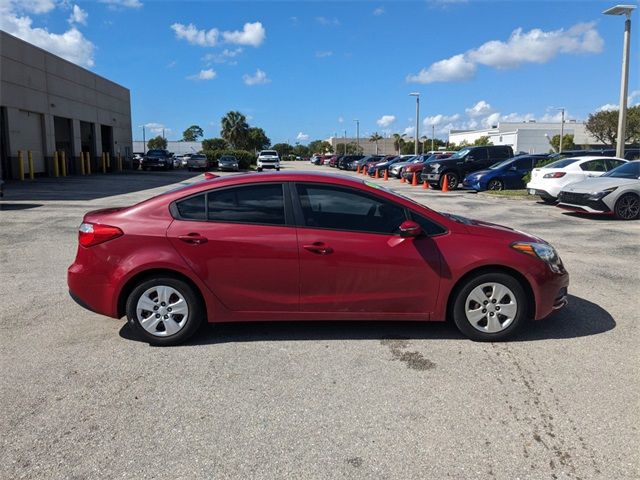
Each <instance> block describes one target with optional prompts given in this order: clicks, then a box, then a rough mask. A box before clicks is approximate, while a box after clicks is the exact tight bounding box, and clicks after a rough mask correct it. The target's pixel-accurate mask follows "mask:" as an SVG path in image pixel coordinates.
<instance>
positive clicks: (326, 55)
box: [316, 50, 333, 58]
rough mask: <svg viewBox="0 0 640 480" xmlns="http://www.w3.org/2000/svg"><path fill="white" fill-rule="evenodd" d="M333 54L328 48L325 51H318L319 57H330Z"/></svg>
mask: <svg viewBox="0 0 640 480" xmlns="http://www.w3.org/2000/svg"><path fill="white" fill-rule="evenodd" d="M331 55H333V52H332V51H331V50H327V51H324V52H316V57H317V58H326V57H330V56H331Z"/></svg>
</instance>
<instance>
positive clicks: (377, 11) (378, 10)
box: [373, 7, 385, 17]
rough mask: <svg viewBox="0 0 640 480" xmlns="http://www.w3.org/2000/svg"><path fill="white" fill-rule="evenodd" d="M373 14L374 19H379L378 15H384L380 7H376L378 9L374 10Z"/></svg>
mask: <svg viewBox="0 0 640 480" xmlns="http://www.w3.org/2000/svg"><path fill="white" fill-rule="evenodd" d="M373 14H374V15H375V16H376V17H379V16H380V15H384V14H385V11H384V8H382V7H378V8H376V9H375V10H374V11H373Z"/></svg>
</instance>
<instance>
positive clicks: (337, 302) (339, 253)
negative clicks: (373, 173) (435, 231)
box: [294, 183, 440, 315]
mask: <svg viewBox="0 0 640 480" xmlns="http://www.w3.org/2000/svg"><path fill="white" fill-rule="evenodd" d="M294 193H297V196H296V195H294V204H295V205H294V206H295V208H296V212H297V217H296V221H297V223H298V225H299V228H298V244H299V251H300V309H301V310H302V311H304V312H357V313H367V312H371V313H415V314H421V315H422V314H427V313H429V312H431V311H432V310H433V307H434V304H435V300H436V296H437V293H438V287H439V271H440V256H439V253H438V251H437V249H436V247H435V244H434V242H433V241H432V239H431V238H429V237H427V236H424V237H421V238H415V239H410V238H401V237H400V236H399V235H398V234H397V232H398V227H399V226H400V224H401V223H402V222H403V221H404V220H405V219H407V211H406V210H405V208H404V207H402V206H401V205H398V204H395V203H393V202H390V201H388V200H386V199H384V198H382V197H378V196H377V195H374V194H371V193H368V192H364V191H361V190H358V189H355V188H350V187H341V186H336V185H326V184H313V183H298V184H296V185H295V188H294Z"/></svg>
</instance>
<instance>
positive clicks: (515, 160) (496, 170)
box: [462, 155, 549, 192]
mask: <svg viewBox="0 0 640 480" xmlns="http://www.w3.org/2000/svg"><path fill="white" fill-rule="evenodd" d="M548 157H549V155H518V156H517V157H512V158H509V159H507V160H503V161H501V162H498V163H495V164H493V165H491V166H490V167H489V168H488V169H487V170H478V171H477V172H473V173H470V174H469V175H467V176H466V177H465V179H464V180H463V182H462V185H463V186H464V188H467V189H471V190H476V191H478V192H480V191H482V190H508V189H517V188H524V186H525V185H524V180H523V179H522V178H523V177H524V176H525V175H526V174H527V173H529V172H531V170H533V169H534V168H536V166H537V165H538V163H540V162H541V161H543V160H546V159H547V158H548Z"/></svg>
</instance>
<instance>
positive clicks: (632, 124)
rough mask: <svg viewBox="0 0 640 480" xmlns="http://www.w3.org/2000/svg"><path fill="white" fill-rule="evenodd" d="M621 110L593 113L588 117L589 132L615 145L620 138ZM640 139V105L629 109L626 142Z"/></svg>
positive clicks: (600, 139) (610, 144) (606, 143)
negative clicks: (619, 121)
mask: <svg viewBox="0 0 640 480" xmlns="http://www.w3.org/2000/svg"><path fill="white" fill-rule="evenodd" d="M618 114H619V110H611V111H607V110H604V111H601V112H596V113H592V114H591V115H589V118H588V119H587V123H586V124H585V128H586V130H587V132H589V133H590V134H591V135H593V136H594V137H595V138H597V139H598V140H599V141H601V142H602V143H604V144H605V145H608V146H611V147H613V146H614V145H615V144H616V141H617V139H618ZM629 141H631V142H632V143H635V142H638V141H640V105H636V106H635V107H631V108H629V109H627V125H626V130H625V139H624V142H625V143H628V142H629Z"/></svg>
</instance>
